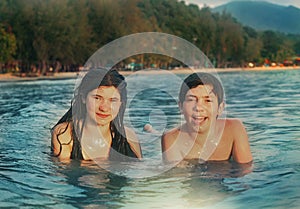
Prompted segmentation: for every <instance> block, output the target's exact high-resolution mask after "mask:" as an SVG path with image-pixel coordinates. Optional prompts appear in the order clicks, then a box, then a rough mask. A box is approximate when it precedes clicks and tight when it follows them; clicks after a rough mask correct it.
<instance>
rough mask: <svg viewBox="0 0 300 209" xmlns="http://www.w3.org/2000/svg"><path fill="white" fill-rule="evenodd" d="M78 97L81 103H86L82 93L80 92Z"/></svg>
mask: <svg viewBox="0 0 300 209" xmlns="http://www.w3.org/2000/svg"><path fill="white" fill-rule="evenodd" d="M80 99H81V101H82V103H83V104H85V103H86V101H85V100H86V98H84V96H83V95H82V94H80Z"/></svg>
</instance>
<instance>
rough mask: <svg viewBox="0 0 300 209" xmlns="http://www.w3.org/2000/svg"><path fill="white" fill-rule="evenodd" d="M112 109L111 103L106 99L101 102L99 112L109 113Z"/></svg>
mask: <svg viewBox="0 0 300 209" xmlns="http://www.w3.org/2000/svg"><path fill="white" fill-rule="evenodd" d="M110 107H111V104H110V101H109V100H107V99H104V100H102V101H101V103H100V104H99V110H101V111H108V110H109V109H110Z"/></svg>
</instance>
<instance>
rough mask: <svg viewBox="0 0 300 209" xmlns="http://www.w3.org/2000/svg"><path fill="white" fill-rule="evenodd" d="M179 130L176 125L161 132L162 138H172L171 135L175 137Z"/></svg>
mask: <svg viewBox="0 0 300 209" xmlns="http://www.w3.org/2000/svg"><path fill="white" fill-rule="evenodd" d="M179 132H180V127H176V128H172V129H170V130H168V131H166V132H164V133H163V136H162V137H163V138H165V139H169V138H173V137H175V138H176V137H177V135H178V134H179Z"/></svg>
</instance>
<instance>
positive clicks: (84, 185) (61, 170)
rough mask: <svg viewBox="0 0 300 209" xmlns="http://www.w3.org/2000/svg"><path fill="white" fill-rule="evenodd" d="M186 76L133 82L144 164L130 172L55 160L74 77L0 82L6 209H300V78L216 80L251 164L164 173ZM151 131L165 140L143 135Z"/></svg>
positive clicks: (131, 114)
mask: <svg viewBox="0 0 300 209" xmlns="http://www.w3.org/2000/svg"><path fill="white" fill-rule="evenodd" d="M186 76H187V75H185V74H180V75H174V74H171V73H170V74H166V75H143V74H139V73H136V74H133V75H130V76H127V81H128V105H127V107H128V109H127V111H126V114H125V122H126V125H127V126H129V127H131V128H133V129H134V130H135V131H136V133H137V135H138V137H139V139H140V142H141V146H142V150H143V155H144V160H143V161H142V162H132V163H128V164H127V165H126V166H127V168H128V169H126V170H123V169H118V167H117V166H114V165H111V164H110V163H109V162H103V164H101V165H99V163H98V164H97V163H93V162H79V161H71V162H70V163H66V162H59V161H58V160H57V159H55V158H53V157H51V155H50V129H51V127H52V126H53V125H54V124H55V123H56V122H57V121H58V119H59V118H60V117H61V116H62V115H63V114H64V113H65V112H66V111H67V109H68V108H69V106H70V103H71V99H72V96H73V91H74V85H75V82H76V79H65V80H37V81H18V82H2V83H0V88H1V90H0V121H1V123H0V207H8V208H11V207H13V208H20V207H21V208H130V209H132V208H133V209H134V208H138V209H139V208H163V209H164V208H172V209H173V208H179V209H181V208H248V209H250V208H272V209H273V208H300V157H299V156H300V107H299V106H300V90H299V89H300V82H299V81H300V71H299V70H281V71H279V70H278V71H264V72H223V73H219V74H218V76H219V78H220V79H221V81H222V83H223V86H224V89H225V94H226V104H227V105H226V112H225V113H226V117H228V118H231V117H237V118H240V119H241V120H242V121H243V123H244V125H245V127H246V129H247V132H248V136H249V142H250V146H251V150H252V153H253V158H254V161H253V164H252V166H241V165H237V164H235V163H233V162H231V161H229V162H218V163H216V162H215V163H212V162H210V163H199V164H195V165H189V166H187V167H175V168H172V167H165V165H164V164H163V163H162V162H161V148H160V133H162V132H163V131H165V130H166V129H169V128H172V127H175V126H177V125H179V121H180V118H181V116H180V114H179V111H178V108H177V94H178V90H179V85H180V82H181V81H182V79H183V78H185V77H186ZM146 123H151V124H152V125H153V127H154V128H155V129H156V130H157V132H158V133H153V134H151V133H146V132H144V131H143V126H144V125H145V124H146ZM109 168H111V169H109Z"/></svg>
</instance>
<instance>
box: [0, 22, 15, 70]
mask: <svg viewBox="0 0 300 209" xmlns="http://www.w3.org/2000/svg"><path fill="white" fill-rule="evenodd" d="M16 46H17V45H16V37H15V35H14V34H12V33H9V32H7V31H6V30H5V28H4V27H3V26H2V25H0V49H1V50H0V68H1V66H2V65H1V63H6V62H8V61H11V60H12V59H13V55H15V53H16ZM0 70H1V69H0Z"/></svg>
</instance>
